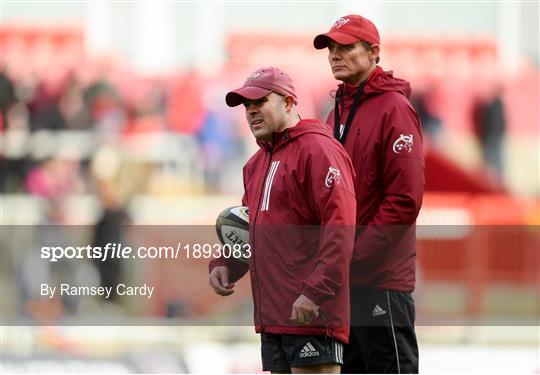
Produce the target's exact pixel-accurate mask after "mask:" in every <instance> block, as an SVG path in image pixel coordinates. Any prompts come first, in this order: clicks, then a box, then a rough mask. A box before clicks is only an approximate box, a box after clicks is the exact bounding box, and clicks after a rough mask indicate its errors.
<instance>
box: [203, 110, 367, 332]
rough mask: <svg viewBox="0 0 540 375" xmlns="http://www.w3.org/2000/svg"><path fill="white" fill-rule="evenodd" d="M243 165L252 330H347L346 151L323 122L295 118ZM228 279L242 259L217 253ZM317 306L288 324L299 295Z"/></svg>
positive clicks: (349, 187) (349, 208)
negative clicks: (305, 318)
mask: <svg viewBox="0 0 540 375" xmlns="http://www.w3.org/2000/svg"><path fill="white" fill-rule="evenodd" d="M259 146H260V149H259V150H258V151H257V152H256V153H255V155H253V156H252V157H251V159H250V160H249V161H248V162H247V164H246V165H245V166H244V188H245V194H244V199H243V204H244V205H247V206H248V207H249V216H250V243H251V246H252V256H251V258H250V261H249V270H250V275H251V286H252V293H253V301H254V307H255V314H254V315H255V328H256V331H257V332H266V333H279V334H302V335H325V334H326V335H328V336H332V337H335V338H337V339H339V340H341V341H343V342H347V341H348V336H349V287H348V273H349V265H350V260H351V256H352V249H353V244H354V224H355V210H354V208H355V207H356V201H355V197H354V186H353V178H354V177H353V174H354V172H353V169H352V163H351V161H350V159H349V157H348V156H347V153H346V152H345V150H344V149H343V147H341V145H340V144H339V142H337V141H336V140H335V139H334V138H333V136H332V134H331V132H330V131H329V129H328V127H327V126H325V125H323V124H322V123H321V122H319V121H317V120H301V121H300V122H298V124H297V125H296V126H295V127H293V128H289V129H287V130H285V131H284V132H282V133H276V134H274V147H273V148H272V147H271V146H270V145H269V144H268V143H265V142H259ZM217 265H225V266H227V267H229V269H230V271H231V281H232V282H234V281H236V280H238V279H239V278H241V277H242V276H243V275H244V274H245V273H246V272H247V269H248V267H247V265H246V264H244V263H240V262H238V261H236V260H233V259H223V258H221V259H216V260H214V261H212V262H211V263H210V269H212V268H213V267H215V266H217ZM301 294H304V295H305V296H307V297H309V298H311V299H312V300H313V301H315V303H317V304H318V305H319V306H320V309H319V311H320V314H319V317H318V318H317V319H315V320H313V321H312V323H311V324H310V325H308V326H298V325H295V324H293V323H292V322H291V321H290V320H289V318H290V316H291V311H292V305H293V303H294V301H295V300H296V299H297V298H298V297H299V296H300V295H301Z"/></svg>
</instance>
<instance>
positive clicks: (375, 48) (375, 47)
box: [369, 44, 381, 61]
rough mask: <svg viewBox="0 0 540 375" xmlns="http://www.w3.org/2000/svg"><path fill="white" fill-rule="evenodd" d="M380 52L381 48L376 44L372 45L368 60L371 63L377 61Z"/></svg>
mask: <svg viewBox="0 0 540 375" xmlns="http://www.w3.org/2000/svg"><path fill="white" fill-rule="evenodd" d="M380 52H381V47H380V46H379V45H378V44H372V45H371V49H370V55H369V59H370V60H371V61H375V60H377V57H379V53H380Z"/></svg>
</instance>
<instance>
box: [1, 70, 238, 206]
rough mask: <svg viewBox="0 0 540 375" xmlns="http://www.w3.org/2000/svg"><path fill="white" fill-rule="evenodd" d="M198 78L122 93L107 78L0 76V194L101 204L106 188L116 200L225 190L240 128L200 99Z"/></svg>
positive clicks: (148, 83)
mask: <svg viewBox="0 0 540 375" xmlns="http://www.w3.org/2000/svg"><path fill="white" fill-rule="evenodd" d="M198 84H199V80H198V78H197V75H196V74H192V75H190V74H186V75H184V76H182V77H180V78H178V79H177V80H176V81H174V82H172V83H170V82H160V81H159V80H154V81H150V80H148V81H143V80H139V82H134V84H132V85H130V86H129V87H128V88H127V90H130V91H131V90H133V91H134V92H129V93H128V94H127V95H125V94H124V93H122V92H121V91H120V90H119V88H118V87H117V85H115V84H114V83H112V82H111V81H110V80H109V79H108V78H107V76H106V75H102V76H100V77H96V79H95V80H93V81H89V82H83V80H82V79H81V78H80V77H79V76H78V75H77V74H76V73H75V72H72V73H66V74H65V75H63V76H62V78H60V79H58V78H57V79H54V80H53V79H47V78H46V77H43V78H42V79H35V78H34V77H28V78H27V79H25V80H18V81H17V80H14V79H12V77H10V76H9V73H8V72H6V71H2V72H0V90H1V91H0V92H1V98H0V109H1V116H0V129H1V131H2V158H1V164H0V165H1V167H0V191H1V193H2V194H10V193H11V194H12V193H23V194H30V195H33V196H37V197H42V198H45V199H47V200H49V201H51V202H55V201H57V200H61V199H62V198H63V197H66V196H69V195H71V194H85V193H91V194H97V195H98V196H100V197H102V200H103V202H104V204H105V205H107V204H109V202H110V201H111V199H110V197H109V196H110V195H111V190H117V191H116V192H115V194H120V195H121V197H122V198H127V197H129V196H130V195H133V194H144V193H153V194H158V195H159V194H167V193H221V192H226V189H227V187H226V185H225V184H223V182H222V178H223V175H224V173H227V171H228V169H229V168H231V167H232V166H231V165H234V167H236V164H237V163H238V161H239V160H240V161H241V160H242V159H243V158H244V153H245V147H244V142H245V137H244V133H243V132H239V131H237V130H236V129H235V127H237V126H240V125H239V124H238V122H237V121H236V120H235V119H234V118H233V117H231V115H230V114H227V112H222V113H218V112H217V111H216V110H213V109H212V107H211V106H209V105H207V104H206V103H203V101H204V98H203V96H202V92H201V90H200V89H198V87H197V85H198ZM125 90H126V88H125V87H124V91H125ZM152 134H153V135H155V134H161V138H160V139H159V140H155V141H152V138H151V135H152ZM175 146H176V147H175ZM186 153H187V154H188V155H186ZM186 165H187V166H188V167H187V168H186ZM126 168H130V173H129V174H126V173H123V172H122V170H123V169H126ZM190 168H191V169H197V171H193V170H192V171H187V172H186V171H185V170H186V169H190ZM196 177H199V178H198V179H197V178H196ZM186 182H187V183H186ZM175 186H176V188H174V187H175ZM171 189H172V190H173V191H171Z"/></svg>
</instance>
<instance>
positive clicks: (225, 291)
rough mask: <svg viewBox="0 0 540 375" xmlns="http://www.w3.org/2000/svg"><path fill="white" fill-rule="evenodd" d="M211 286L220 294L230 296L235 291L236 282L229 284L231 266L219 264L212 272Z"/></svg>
mask: <svg viewBox="0 0 540 375" xmlns="http://www.w3.org/2000/svg"><path fill="white" fill-rule="evenodd" d="M210 286H211V287H212V288H213V289H214V292H216V293H217V294H219V295H220V296H229V295H231V294H233V293H234V290H233V288H234V284H229V268H227V267H225V266H217V267H214V268H212V272H210Z"/></svg>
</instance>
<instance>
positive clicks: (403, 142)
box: [392, 134, 413, 154]
mask: <svg viewBox="0 0 540 375" xmlns="http://www.w3.org/2000/svg"><path fill="white" fill-rule="evenodd" d="M412 147H413V135H412V134H409V135H405V134H401V135H400V136H399V137H398V139H396V140H395V141H394V145H393V146H392V150H393V151H394V152H395V153H396V154H401V153H403V152H411V151H412Z"/></svg>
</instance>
